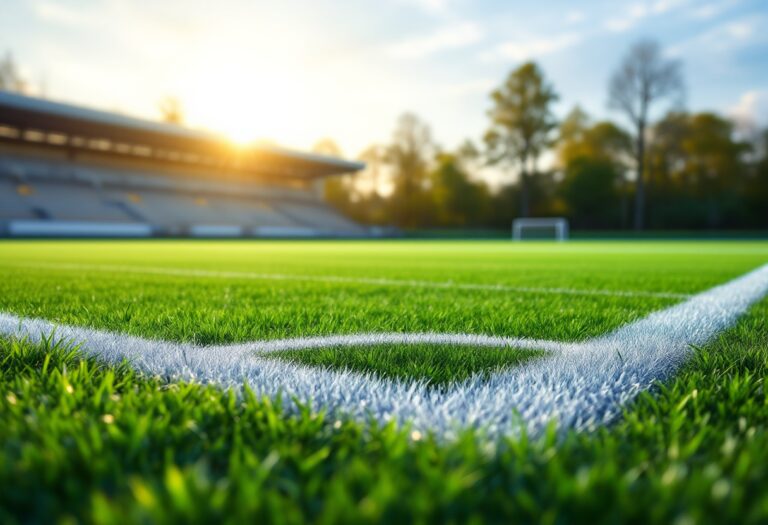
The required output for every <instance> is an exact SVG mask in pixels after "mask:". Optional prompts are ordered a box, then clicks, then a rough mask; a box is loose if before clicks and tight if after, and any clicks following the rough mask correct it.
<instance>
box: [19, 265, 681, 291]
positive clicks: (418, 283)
mask: <svg viewBox="0 0 768 525" xmlns="http://www.w3.org/2000/svg"><path fill="white" fill-rule="evenodd" d="M11 265H12V264H9V265H7V266H11ZM18 266H23V267H24V268H41V269H49V270H72V271H98V272H117V273H132V274H140V275H168V276H174V277H203V278H217V279H254V280H269V281H297V282H299V281H300V282H318V283H344V284H365V285H374V286H404V287H409V288H438V289H449V290H480V291H489V292H519V293H531V294H555V295H586V296H590V295H595V296H608V297H655V298H659V299H687V298H688V297H690V294H683V293H675V292H654V291H647V290H590V289H579V288H560V287H558V288H551V287H535V286H510V285H505V284H488V283H454V282H452V281H424V280H413V279H387V278H378V277H349V276H340V275H303V274H288V273H256V272H237V271H216V270H201V269H195V268H165V267H155V266H128V265H114V264H68V263H38V262H30V263H24V264H23V265H21V264H19V265H18Z"/></svg>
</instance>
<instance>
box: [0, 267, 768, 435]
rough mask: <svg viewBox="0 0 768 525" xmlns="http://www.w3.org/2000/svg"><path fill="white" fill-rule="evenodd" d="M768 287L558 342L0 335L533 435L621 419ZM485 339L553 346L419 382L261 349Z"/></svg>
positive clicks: (765, 279) (20, 326) (3, 317)
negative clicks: (461, 376)
mask: <svg viewBox="0 0 768 525" xmlns="http://www.w3.org/2000/svg"><path fill="white" fill-rule="evenodd" d="M766 293H768V265H765V266H763V267H761V268H758V269H757V270H754V271H752V272H750V273H748V274H746V275H744V276H742V277H740V278H738V279H735V280H733V281H731V282H729V283H726V284H724V285H721V286H718V287H715V288H712V289H711V290H708V291H706V292H703V293H700V294H698V295H696V296H694V297H692V298H691V299H689V300H688V301H685V302H683V303H680V304H677V305H675V306H673V307H671V308H667V309H665V310H661V311H658V312H655V313H653V314H651V315H649V316H648V317H646V318H644V319H642V320H640V321H637V322H634V323H631V324H629V325H627V326H625V327H623V328H620V329H618V330H616V331H614V332H612V333H609V334H607V335H604V336H602V337H598V338H595V339H591V340H589V341H586V342H584V343H558V342H555V341H534V340H529V339H512V338H503V337H492V336H478V335H468V334H359V335H354V336H330V337H313V338H306V339H287V340H279V341H257V342H253V343H246V344H237V345H225V346H210V347H201V346H194V345H190V344H180V343H171V342H163V341H153V340H147V339H143V338H139V337H133V336H128V335H122V334H115V333H110V332H106V331H101V330H94V329H88V328H81V327H73V326H56V325H55V324H54V323H51V322H49V321H45V320H38V319H28V318H20V317H17V316H15V315H12V314H8V313H2V314H0V334H2V335H5V336H15V337H29V339H30V340H31V341H33V342H37V341H40V340H41V338H43V337H46V336H50V334H54V336H55V338H57V339H66V340H71V341H75V342H79V343H80V349H81V351H82V352H84V353H86V354H88V355H92V356H95V357H98V358H100V359H103V360H106V361H108V362H111V363H117V362H120V361H122V360H123V359H129V360H130V361H131V362H132V364H133V365H134V366H135V367H137V368H138V369H139V370H141V371H143V372H145V373H148V374H151V375H160V376H163V377H165V378H167V379H168V380H171V381H173V380H193V381H199V382H202V383H212V384H217V385H219V386H221V387H224V388H229V387H234V388H239V386H240V385H242V384H243V382H246V383H248V384H249V386H250V387H251V388H252V389H253V390H254V391H255V392H256V394H257V395H269V396H275V395H277V394H278V393H283V394H285V395H284V396H283V399H284V400H285V401H284V402H285V403H286V406H287V407H289V408H291V407H293V401H292V398H294V397H295V398H296V399H298V400H301V401H305V402H308V401H310V400H311V402H312V403H314V406H315V407H316V408H320V407H324V408H327V409H329V410H330V411H331V412H333V413H339V414H344V415H347V416H351V417H355V418H359V419H361V420H364V419H366V418H368V417H374V418H376V419H377V420H379V421H382V422H384V421H390V420H396V421H398V422H400V423H404V422H406V421H408V422H410V423H411V424H412V425H413V428H415V429H419V430H424V431H434V432H435V433H436V435H438V436H439V437H444V438H450V437H451V436H453V435H454V433H455V431H456V430H457V429H460V428H465V427H483V428H484V429H485V430H486V431H487V432H488V434H489V435H490V436H496V437H498V436H502V435H507V434H510V433H514V432H516V431H519V430H520V425H521V424H522V425H524V426H525V428H526V429H527V430H528V432H529V433H531V434H532V435H538V434H539V433H540V432H542V431H543V429H544V428H545V427H546V425H547V423H548V422H549V421H551V420H553V419H555V420H558V421H559V426H560V428H561V429H567V428H573V429H576V430H585V429H593V428H595V427H597V426H599V425H601V424H604V423H607V422H609V421H611V420H613V419H614V418H616V417H617V416H618V415H619V413H620V410H621V406H622V404H624V403H626V402H627V401H629V400H631V399H633V398H634V397H635V396H636V395H637V394H638V393H639V392H641V391H643V390H645V389H648V388H649V387H650V386H652V385H653V383H654V382H656V381H658V380H662V379H665V378H667V377H669V376H670V374H672V373H674V371H675V370H676V369H677V368H678V366H679V365H680V364H681V363H682V362H683V361H684V360H685V358H686V357H687V356H688V355H689V352H690V350H689V348H690V345H701V344H704V343H706V342H707V341H709V340H711V339H712V338H713V337H714V336H716V335H717V334H718V333H719V332H721V331H722V330H724V329H725V328H727V327H728V326H730V325H731V324H733V323H734V322H735V321H736V320H737V318H738V317H739V316H741V315H742V314H743V313H744V312H745V311H746V310H747V308H749V306H750V305H752V304H753V303H754V302H756V301H758V300H759V299H761V298H762V297H763V296H765V295H766ZM424 342H438V343H441V344H478V345H484V346H512V347H522V348H544V349H546V350H548V351H549V352H550V353H551V355H549V356H548V357H544V358H541V359H536V360H533V361H531V362H528V363H526V364H523V365H522V366H519V367H517V368H514V369H510V370H507V371H504V372H500V373H496V374H492V375H491V376H490V377H489V378H484V377H481V376H479V375H478V376H474V377H471V378H469V379H468V380H466V381H464V382H462V383H459V384H455V385H452V386H449V387H446V388H444V389H430V388H427V386H426V385H425V384H424V383H423V382H418V381H415V382H414V381H410V382H409V381H395V380H387V379H381V378H377V377H374V376H372V375H364V374H359V373H353V372H349V371H335V370H330V369H325V368H313V367H307V366H302V365H298V364H295V363H290V362H284V361H280V360H278V359H270V358H269V356H266V355H263V353H262V352H268V351H271V350H277V349H281V348H282V349H287V348H318V347H325V346H334V345H339V344H347V345H349V344H371V345H373V344H392V343H400V344H409V343H424Z"/></svg>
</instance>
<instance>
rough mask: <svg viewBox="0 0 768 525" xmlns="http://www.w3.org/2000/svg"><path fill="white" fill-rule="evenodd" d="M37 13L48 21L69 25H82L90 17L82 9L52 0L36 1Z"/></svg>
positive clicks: (35, 10)
mask: <svg viewBox="0 0 768 525" xmlns="http://www.w3.org/2000/svg"><path fill="white" fill-rule="evenodd" d="M32 9H33V11H34V12H35V14H36V15H37V16H38V17H39V18H41V19H42V20H45V21H46V22H53V23H56V24H61V25H67V26H82V25H85V24H87V23H88V22H89V18H88V16H87V15H86V14H84V12H83V11H81V10H76V9H71V8H69V7H66V6H64V5H62V4H56V3H52V2H36V3H34V4H33V5H32Z"/></svg>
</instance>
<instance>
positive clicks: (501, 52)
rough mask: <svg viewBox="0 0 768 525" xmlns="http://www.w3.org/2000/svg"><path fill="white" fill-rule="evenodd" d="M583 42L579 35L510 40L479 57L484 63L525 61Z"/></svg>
mask: <svg viewBox="0 0 768 525" xmlns="http://www.w3.org/2000/svg"><path fill="white" fill-rule="evenodd" d="M582 40H583V35H582V34H581V33H563V34H560V35H556V36H553V37H549V38H534V39H530V40H510V41H507V42H503V43H501V44H499V45H498V46H497V47H496V48H495V49H494V50H492V51H490V52H486V53H484V54H483V55H481V59H483V60H484V61H492V60H495V59H512V60H526V59H529V58H538V57H542V56H544V55H550V54H552V53H556V52H558V51H561V50H563V49H567V48H570V47H573V46H575V45H576V44H578V43H579V42H581V41H582Z"/></svg>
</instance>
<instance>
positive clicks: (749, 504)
mask: <svg viewBox="0 0 768 525" xmlns="http://www.w3.org/2000/svg"><path fill="white" fill-rule="evenodd" d="M767 315H768V301H766V302H763V303H762V304H761V305H759V306H758V307H756V308H755V309H753V311H752V312H751V314H750V315H749V316H748V318H746V319H745V320H744V321H743V322H742V323H741V324H739V325H738V326H737V327H736V328H735V329H733V330H731V331H730V332H728V333H727V334H725V335H724V336H723V337H722V338H721V339H720V340H718V341H717V342H715V343H713V344H711V345H709V346H708V347H706V348H703V349H701V350H699V351H698V352H697V353H696V355H695V357H694V358H693V359H692V360H691V361H690V362H689V363H688V365H687V366H686V367H685V368H684V369H683V370H682V371H681V373H679V374H678V375H677V377H676V378H675V379H673V380H672V381H670V382H669V383H667V384H666V385H664V386H663V387H660V388H659V389H658V390H657V391H656V392H653V393H652V394H650V393H649V394H644V395H642V396H640V398H639V399H638V400H637V401H636V402H635V403H633V404H632V405H631V406H630V407H628V409H627V411H626V414H625V416H624V418H623V420H622V421H620V422H619V423H617V424H616V425H614V426H613V427H611V428H606V429H603V430H600V431H598V432H597V433H595V434H593V435H579V434H573V433H571V434H568V435H567V436H566V437H564V438H563V439H562V440H561V441H557V440H556V439H555V438H554V435H550V436H545V437H543V438H541V439H539V440H533V441H531V440H527V439H525V438H519V439H513V440H508V441H505V442H503V443H501V444H500V445H499V446H498V449H497V450H495V451H494V450H491V449H488V448H487V446H486V445H484V444H483V442H482V441H478V440H477V439H475V437H474V436H472V435H464V436H462V437H460V438H459V439H458V440H457V441H456V442H453V443H450V444H439V443H436V442H434V441H433V440H431V439H430V438H428V437H427V438H424V439H421V440H418V441H414V440H413V439H412V436H410V435H409V432H408V430H407V429H402V430H398V429H395V428H393V427H391V426H388V427H376V426H374V427H370V426H368V425H366V424H358V423H353V422H339V423H337V422H336V421H332V420H329V419H326V418H325V417H324V416H323V414H310V413H303V414H299V415H294V416H286V415H285V414H283V413H281V411H280V410H279V409H278V408H276V406H275V405H274V404H273V403H271V402H270V401H268V400H261V399H255V398H254V397H253V396H251V395H249V394H248V393H247V392H246V394H245V395H244V397H243V398H242V399H240V400H238V399H237V398H236V397H235V396H234V395H233V394H231V393H230V394H225V393H222V392H221V391H219V390H217V389H215V388H212V387H200V386H195V385H186V384H176V385H172V386H169V385H167V384H164V383H162V382H160V381H159V380H151V379H146V378H140V377H137V376H136V375H135V374H134V373H133V372H132V371H131V370H130V369H129V368H127V367H118V368H108V367H104V366H101V365H99V364H98V363H95V362H93V361H89V360H82V359H80V358H78V357H77V354H76V353H72V352H69V351H67V350H66V349H62V348H58V349H57V348H50V347H46V346H45V345H43V346H39V347H36V346H31V345H29V344H26V343H21V342H9V341H2V342H0V393H2V397H1V398H0V447H1V449H0V450H1V451H2V455H1V456H0V457H1V458H2V459H1V460H0V485H1V486H2V487H3V491H0V521H3V522H7V523H13V522H15V521H17V520H21V519H23V521H26V522H44V523H48V522H51V521H52V520H54V518H57V519H62V520H63V519H65V518H66V517H67V516H70V517H77V518H78V519H81V520H83V521H92V522H96V523H125V522H126V521H130V522H147V521H184V522H189V521H192V522H201V523H202V522H211V521H216V522H239V521H243V520H250V521H253V520H267V521H278V522H284V523H298V522H303V521H317V522H338V521H340V520H341V521H355V522H374V521H384V522H388V523H391V522H404V521H407V522H424V523H426V522H434V521H454V522H466V521H471V520H473V519H474V520H476V521H483V522H498V523H509V522H522V523H566V522H567V523H576V522H581V523H616V522H623V523H649V522H651V523H717V524H720V523H764V522H765V520H767V519H768V490H766V489H767V488H768V433H766V426H767V425H768V400H767V399H766V393H765V390H764V386H765V380H766V378H768V329H767V328H766V324H765V318H766V316H767Z"/></svg>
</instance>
